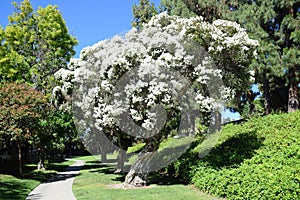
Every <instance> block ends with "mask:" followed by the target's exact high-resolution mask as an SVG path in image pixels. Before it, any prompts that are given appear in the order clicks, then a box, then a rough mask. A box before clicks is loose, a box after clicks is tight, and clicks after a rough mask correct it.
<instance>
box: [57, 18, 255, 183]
mask: <svg viewBox="0 0 300 200" xmlns="http://www.w3.org/2000/svg"><path fill="white" fill-rule="evenodd" d="M257 45H258V44H257V41H254V40H251V39H250V38H249V37H248V35H247V34H246V32H245V30H244V29H242V28H240V26H239V25H238V24H236V23H234V22H230V21H225V20H219V21H215V22H214V23H212V24H211V23H208V22H204V21H203V18H201V17H194V18H191V19H184V18H179V17H176V16H169V15H168V14H166V13H161V14H160V15H158V16H155V17H153V18H152V19H151V20H150V21H149V22H148V23H146V24H144V25H143V27H142V28H141V29H139V30H137V29H136V28H133V29H132V30H131V31H129V32H128V33H127V34H126V35H125V37H120V36H115V37H114V38H112V39H110V40H104V41H101V42H99V43H97V44H95V45H93V46H91V47H87V48H84V49H83V50H82V51H81V54H80V58H79V59H72V60H71V61H70V63H69V67H68V68H69V69H61V70H59V71H58V72H57V73H56V74H55V76H56V78H57V79H58V80H60V81H61V84H62V85H61V86H60V87H56V88H55V90H54V91H53V92H54V93H55V94H58V97H59V98H58V99H61V97H64V96H66V97H67V99H68V95H66V94H69V95H70V92H71V93H72V92H73V97H74V98H73V110H74V111H75V116H76V121H77V126H78V128H79V130H80V131H81V132H82V134H83V138H90V137H89V135H99V134H101V133H102V134H104V135H105V136H106V137H107V138H109V139H112V141H113V140H114V139H116V140H121V143H122V142H123V144H124V142H125V143H126V142H127V143H128V140H132V137H133V138H134V139H135V140H139V141H144V142H145V143H146V145H145V147H144V149H143V151H142V152H141V154H139V155H138V159H137V161H136V162H135V164H133V166H132V171H130V172H129V174H128V176H127V178H126V182H127V183H129V184H143V183H144V182H143V181H145V180H144V178H145V177H144V175H145V174H144V173H146V172H147V171H149V169H145V168H144V167H146V166H145V165H146V163H148V162H150V160H152V159H154V158H153V157H152V158H151V155H153V153H155V152H156V151H157V149H158V147H159V144H160V142H161V141H163V140H164V138H165V137H168V136H169V135H171V133H172V131H171V130H175V132H177V134H179V135H180V134H183V135H185V136H186V137H190V136H192V135H193V134H194V128H195V121H193V119H189V120H190V121H189V120H188V118H189V117H190V118H194V117H195V116H196V115H195V116H193V117H191V116H189V117H188V115H189V114H191V113H193V112H192V111H194V110H198V111H199V113H202V114H203V113H207V112H208V113H210V112H212V111H213V110H218V109H220V108H221V107H222V101H224V100H227V99H230V98H231V97H232V95H233V93H234V92H235V88H234V84H235V83H234V84H233V83H232V84H231V83H230V81H229V80H228V82H227V86H226V85H225V86H224V85H223V84H222V83H223V82H222V77H223V74H222V69H221V68H218V65H215V64H213V60H214V59H215V58H218V59H217V60H216V61H217V62H222V59H229V60H230V61H231V63H234V64H236V65H237V66H240V68H241V69H244V72H243V73H244V74H245V76H247V77H248V78H250V74H251V73H250V72H249V70H248V69H247V68H245V67H244V64H245V63H248V62H249V60H251V59H252V58H253V57H254V49H255V47H256V46H257ZM206 50H207V51H206ZM225 55H226V56H225ZM228 67H230V66H229V65H228ZM226 78H229V76H228V77H226ZM220 81H221V82H220ZM230 86H232V87H230ZM189 89H191V91H190V92H191V93H194V94H190V95H192V96H188V95H187V96H188V97H190V98H188V97H187V96H186V97H185V98H186V99H185V100H182V99H181V98H183V99H184V97H181V96H182V95H183V94H185V93H186V92H188V91H189ZM62 94H65V95H62ZM193 95H194V96H193ZM181 101H184V102H185V101H187V102H185V104H181V103H180V102H181ZM189 101H192V102H194V104H195V105H194V104H193V103H192V104H191V103H188V102H189ZM57 102H58V103H59V102H62V103H64V102H65V101H62V100H59V101H57ZM184 106H187V107H184ZM162 110H164V111H162ZM160 111H162V112H160ZM189 111H191V113H188V112H189ZM185 112H187V113H185ZM184 113H185V114H184ZM180 116H181V118H182V119H183V120H187V121H185V123H182V124H185V125H187V126H188V124H193V125H192V126H191V127H184V126H179V123H180ZM198 116H199V115H197V116H196V117H198ZM158 119H159V120H158ZM164 119H165V121H166V124H164ZM178 126H179V127H178ZM160 128H161V129H160ZM183 129H184V130H183ZM181 131H182V132H181ZM100 138H101V137H100ZM126 138H127V140H126ZM102 139H103V138H102ZM95 143H97V145H98V144H99V143H98V142H97V140H94V143H93V144H91V145H96V144H95ZM107 143H112V142H110V141H109V140H108V141H107ZM127 145H130V144H127ZM125 146H126V145H125ZM89 147H91V146H88V147H87V148H89ZM120 148H122V146H121V147H120ZM124 150H125V151H126V149H124ZM145 155H150V157H149V156H146V158H145ZM142 157H144V158H143V159H144V161H142V160H143V159H142ZM141 159H142V160H141ZM157 163H159V162H157ZM163 163H164V162H161V164H163ZM148 164H149V163H148ZM147 167H150V168H151V165H149V166H147ZM135 177H136V178H135ZM141 180H142V181H141Z"/></svg>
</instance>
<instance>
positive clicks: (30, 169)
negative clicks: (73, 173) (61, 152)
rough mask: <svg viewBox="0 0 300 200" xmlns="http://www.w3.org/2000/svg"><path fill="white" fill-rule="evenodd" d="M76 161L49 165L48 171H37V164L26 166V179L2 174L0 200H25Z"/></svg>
mask: <svg viewBox="0 0 300 200" xmlns="http://www.w3.org/2000/svg"><path fill="white" fill-rule="evenodd" d="M72 163H74V161H64V162H55V163H49V164H47V165H46V169H47V170H44V171H42V170H36V168H37V165H36V164H26V165H24V167H23V171H24V178H23V179H20V178H17V177H15V176H13V175H7V174H0V200H11V199H13V200H19V199H20V200H23V199H25V198H26V196H27V195H28V194H29V193H30V192H31V191H32V190H33V189H34V188H35V187H36V186H38V185H39V184H40V183H42V182H44V181H46V180H47V179H48V178H50V176H52V175H54V174H56V173H57V172H58V171H63V170H64V169H65V168H66V167H68V166H69V165H71V164H72Z"/></svg>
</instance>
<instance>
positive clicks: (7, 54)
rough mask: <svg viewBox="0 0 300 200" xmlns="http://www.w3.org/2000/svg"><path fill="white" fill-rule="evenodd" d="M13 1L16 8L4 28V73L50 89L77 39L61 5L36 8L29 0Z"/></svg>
mask: <svg viewBox="0 0 300 200" xmlns="http://www.w3.org/2000/svg"><path fill="white" fill-rule="evenodd" d="M13 5H14V8H15V12H14V13H13V14H12V15H11V16H9V18H8V19H9V23H8V25H7V26H6V28H5V31H4V32H3V30H2V29H0V37H1V38H0V39H1V48H0V55H2V56H1V59H0V65H1V69H0V76H1V78H2V79H3V80H6V81H16V80H23V81H27V82H29V83H33V84H34V86H35V88H37V89H39V90H42V91H44V92H50V91H51V90H52V88H53V85H54V84H53V74H54V73H55V72H56V71H57V70H58V69H59V68H62V67H66V65H67V62H68V61H69V59H70V58H71V57H72V56H73V55H74V54H75V51H74V49H73V48H74V46H75V45H76V44H77V40H76V38H74V37H73V36H71V35H70V34H69V32H68V29H67V26H66V23H65V21H64V19H63V17H62V15H61V13H60V11H59V10H58V9H57V6H52V5H48V6H47V7H45V8H42V7H39V9H38V10H37V11H34V10H33V8H32V5H31V3H30V1H29V0H24V1H23V2H21V4H20V5H18V4H17V3H13Z"/></svg>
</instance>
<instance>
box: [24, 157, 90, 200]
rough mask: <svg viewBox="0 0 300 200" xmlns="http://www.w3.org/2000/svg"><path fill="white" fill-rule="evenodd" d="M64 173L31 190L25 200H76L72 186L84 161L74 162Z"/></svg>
mask: <svg viewBox="0 0 300 200" xmlns="http://www.w3.org/2000/svg"><path fill="white" fill-rule="evenodd" d="M75 161H76V162H75V163H74V164H73V165H70V166H69V167H68V168H66V170H65V171H64V172H59V173H57V174H56V175H54V176H53V177H51V178H50V179H48V180H47V181H46V182H45V183H42V184H40V185H39V186H37V187H36V188H35V189H34V190H32V191H31V192H30V193H29V195H28V196H27V198H26V200H76V198H75V196H74V194H73V192H72V185H73V182H74V179H75V176H76V175H77V174H79V172H80V169H81V167H82V166H83V165H84V163H85V161H82V160H75Z"/></svg>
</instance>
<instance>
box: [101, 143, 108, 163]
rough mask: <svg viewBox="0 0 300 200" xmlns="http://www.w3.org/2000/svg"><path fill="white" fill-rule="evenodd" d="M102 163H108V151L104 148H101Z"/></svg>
mask: <svg viewBox="0 0 300 200" xmlns="http://www.w3.org/2000/svg"><path fill="white" fill-rule="evenodd" d="M101 162H103V163H105V162H107V156H106V151H105V150H104V148H103V147H102V148H101Z"/></svg>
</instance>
